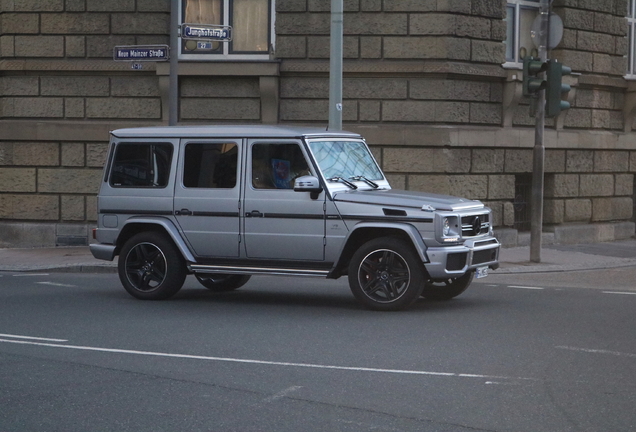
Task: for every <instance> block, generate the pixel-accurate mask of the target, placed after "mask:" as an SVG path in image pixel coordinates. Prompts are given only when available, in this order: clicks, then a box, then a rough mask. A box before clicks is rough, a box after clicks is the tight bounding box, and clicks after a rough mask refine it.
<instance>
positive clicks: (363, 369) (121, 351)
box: [0, 339, 537, 381]
mask: <svg viewBox="0 0 636 432" xmlns="http://www.w3.org/2000/svg"><path fill="white" fill-rule="evenodd" d="M0 342H5V343H13V344H21V345H35V346H45V347H52V348H65V349H73V350H82V351H97V352H106V353H117V354H134V355H144V356H154V357H167V358H178V359H191V360H209V361H220V362H228V363H247V364H259V365H271V366H290V367H301V368H311V369H331V370H343V371H353V372H377V373H390V374H401V375H428V376H440V377H456V378H485V379H489V380H524V381H537V379H536V378H523V377H505V376H494V375H480V374H466V373H455V372H432V371H419V370H402V369H381V368H369V367H351V366H332V365H321V364H311V363H290V362H277V361H267V360H251V359H238V358H228V357H211V356H200V355H191V354H173V353H161V352H152V351H137V350H125V349H116V348H100V347H90V346H80V345H61V344H51V343H41V342H28V341H19V340H8V339H0Z"/></svg>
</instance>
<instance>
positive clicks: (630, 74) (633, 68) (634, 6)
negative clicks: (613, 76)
mask: <svg viewBox="0 0 636 432" xmlns="http://www.w3.org/2000/svg"><path fill="white" fill-rule="evenodd" d="M627 24H628V26H629V32H628V37H629V39H628V40H629V51H628V53H627V75H626V77H627V78H632V79H636V65H635V64H634V63H635V62H634V49H635V46H634V25H636V0H629V4H628V10H627Z"/></svg>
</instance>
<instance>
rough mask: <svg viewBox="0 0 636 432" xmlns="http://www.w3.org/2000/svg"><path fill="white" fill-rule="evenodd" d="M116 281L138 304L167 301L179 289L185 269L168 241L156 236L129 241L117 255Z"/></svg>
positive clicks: (136, 237) (161, 236) (182, 260)
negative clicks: (119, 282)
mask: <svg viewBox="0 0 636 432" xmlns="http://www.w3.org/2000/svg"><path fill="white" fill-rule="evenodd" d="M118 271H119V279H120V280H121V283H122V285H123V286H124V288H125V289H126V291H128V293H129V294H130V295H132V296H133V297H136V298H138V299H142V300H161V299H166V298H168V297H171V296H173V295H175V294H176V293H177V291H179V290H180V289H181V287H182V286H183V282H184V281H185V278H186V265H185V261H184V259H183V257H182V256H181V252H179V250H178V249H177V248H176V246H175V245H174V243H173V242H172V240H170V239H169V238H168V237H167V236H166V235H164V234H161V233H158V232H142V233H139V234H136V235H134V236H133V237H131V238H130V239H129V240H128V241H127V242H126V243H125V244H124V247H123V248H122V250H121V253H120V254H119V263H118Z"/></svg>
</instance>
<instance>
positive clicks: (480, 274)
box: [475, 267, 488, 279]
mask: <svg viewBox="0 0 636 432" xmlns="http://www.w3.org/2000/svg"><path fill="white" fill-rule="evenodd" d="M486 276H488V267H477V270H475V277H476V278H477V279H479V278H484V277H486Z"/></svg>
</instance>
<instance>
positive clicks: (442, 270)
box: [424, 237, 501, 279]
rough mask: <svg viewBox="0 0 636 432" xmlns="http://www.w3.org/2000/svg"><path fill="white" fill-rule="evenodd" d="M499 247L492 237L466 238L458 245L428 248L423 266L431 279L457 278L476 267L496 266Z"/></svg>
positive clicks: (493, 267) (497, 265) (492, 267)
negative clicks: (426, 261)
mask: <svg viewBox="0 0 636 432" xmlns="http://www.w3.org/2000/svg"><path fill="white" fill-rule="evenodd" d="M500 249H501V245H500V244H499V242H498V241H497V239H495V238H494V237H490V238H486V239H480V240H466V242H465V243H464V244H463V245H460V246H447V247H433V248H428V249H427V250H426V254H427V256H428V259H429V262H428V263H424V266H425V267H426V270H427V271H428V274H429V276H430V277H431V278H433V279H446V278H457V277H460V276H462V275H464V274H465V273H466V272H468V271H473V270H475V269H476V268H477V267H490V268H491V269H496V268H498V267H499V250H500Z"/></svg>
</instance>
